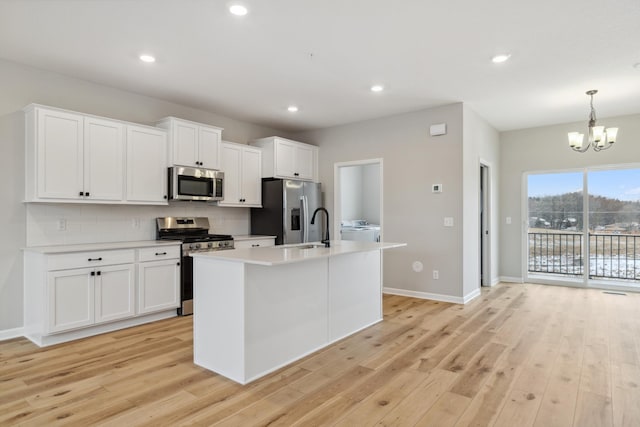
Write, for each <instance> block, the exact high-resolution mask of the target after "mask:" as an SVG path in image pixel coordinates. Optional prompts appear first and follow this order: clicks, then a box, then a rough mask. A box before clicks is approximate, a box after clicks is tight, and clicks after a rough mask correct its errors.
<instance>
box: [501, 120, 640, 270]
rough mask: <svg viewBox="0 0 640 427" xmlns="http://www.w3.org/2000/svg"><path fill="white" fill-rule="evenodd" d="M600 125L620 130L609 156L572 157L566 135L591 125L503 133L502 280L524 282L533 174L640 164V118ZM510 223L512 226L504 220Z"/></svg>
mask: <svg viewBox="0 0 640 427" xmlns="http://www.w3.org/2000/svg"><path fill="white" fill-rule="evenodd" d="M598 124H599V125H604V126H617V127H619V128H620V130H619V131H618V141H617V142H616V144H615V145H614V146H613V147H611V148H610V149H608V150H606V151H601V152H598V153H596V152H594V151H593V150H589V151H587V152H586V153H576V152H574V151H572V150H571V149H570V148H569V146H568V143H567V132H570V131H578V130H579V131H586V130H587V120H586V117H585V120H584V121H583V122H578V123H567V124H560V125H555V126H545V127H539V128H532V129H523V130H517V131H511V132H503V133H502V134H501V135H500V158H501V162H502V163H501V165H502V166H501V176H500V194H501V198H500V224H501V225H500V276H501V277H502V278H505V279H507V280H522V278H523V263H522V261H523V253H522V244H523V238H524V233H525V230H526V228H525V227H526V223H525V218H523V214H524V213H523V212H522V206H521V205H522V197H523V194H522V177H523V174H524V173H525V172H531V171H564V170H572V169H573V170H575V169H578V168H585V167H590V166H607V165H617V164H630V163H636V164H637V163H638V162H640V144H639V143H638V142H640V114H635V115H630V116H620V117H610V118H599V119H598ZM506 217H511V218H512V223H511V225H506V224H505V218H506Z"/></svg>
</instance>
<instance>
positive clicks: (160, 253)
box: [156, 252, 167, 256]
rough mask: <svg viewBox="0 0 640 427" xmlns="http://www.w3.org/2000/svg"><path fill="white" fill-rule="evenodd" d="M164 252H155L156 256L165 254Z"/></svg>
mask: <svg viewBox="0 0 640 427" xmlns="http://www.w3.org/2000/svg"><path fill="white" fill-rule="evenodd" d="M166 254H167V253H166V252H156V256H160V255H166Z"/></svg>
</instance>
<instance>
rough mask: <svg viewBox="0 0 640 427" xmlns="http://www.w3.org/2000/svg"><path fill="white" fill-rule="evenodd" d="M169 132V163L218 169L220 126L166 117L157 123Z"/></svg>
mask: <svg viewBox="0 0 640 427" xmlns="http://www.w3.org/2000/svg"><path fill="white" fill-rule="evenodd" d="M157 126H158V127H160V128H163V129H167V130H168V132H169V164H170V165H179V166H189V167H202V168H205V169H220V138H221V135H222V128H219V127H215V126H209V125H204V124H201V123H195V122H190V121H188V120H183V119H178V118H175V117H167V118H164V119H162V120H161V121H160V122H158V124H157Z"/></svg>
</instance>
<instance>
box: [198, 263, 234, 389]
mask: <svg viewBox="0 0 640 427" xmlns="http://www.w3.org/2000/svg"><path fill="white" fill-rule="evenodd" d="M193 268H194V272H193V277H194V287H193V301H194V307H193V361H194V363H195V364H196V365H199V366H202V367H203V368H206V369H209V370H211V371H215V372H217V373H219V374H221V375H223V376H225V377H227V378H230V379H232V380H234V381H236V382H239V383H241V384H244V383H245V378H246V375H245V364H244V360H245V341H244V336H245V306H244V299H245V294H244V286H243V283H244V276H245V264H243V263H241V262H226V261H218V260H214V259H204V260H203V259H200V258H194V260H193Z"/></svg>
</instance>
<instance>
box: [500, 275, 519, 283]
mask: <svg viewBox="0 0 640 427" xmlns="http://www.w3.org/2000/svg"><path fill="white" fill-rule="evenodd" d="M499 281H500V282H507V283H524V280H523V279H522V277H510V276H500V279H499Z"/></svg>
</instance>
